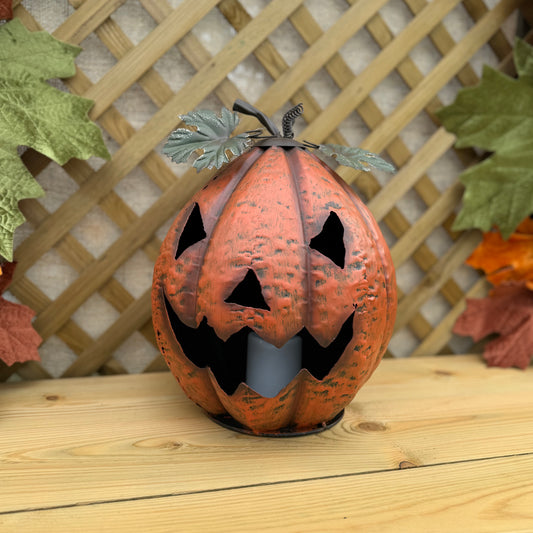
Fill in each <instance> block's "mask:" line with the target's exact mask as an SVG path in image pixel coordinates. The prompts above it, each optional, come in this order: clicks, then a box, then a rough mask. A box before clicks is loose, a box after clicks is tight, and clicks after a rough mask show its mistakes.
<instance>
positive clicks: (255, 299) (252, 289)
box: [224, 268, 270, 311]
mask: <svg viewBox="0 0 533 533" xmlns="http://www.w3.org/2000/svg"><path fill="white" fill-rule="evenodd" d="M224 301H225V302H226V303H228V304H238V305H242V306H244V307H255V308H256V309H265V310H267V311H270V307H269V306H268V304H267V303H266V301H265V298H264V297H263V293H262V292H261V284H260V283H259V280H258V279H257V276H256V274H255V272H254V271H253V270H252V269H251V268H249V269H248V272H247V273H246V276H244V278H243V280H242V281H241V282H240V283H239V284H238V285H237V286H236V287H235V288H234V289H233V292H232V293H231V294H230V295H229V296H228V297H227V298H226V299H225V300H224Z"/></svg>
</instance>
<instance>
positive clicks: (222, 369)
mask: <svg viewBox="0 0 533 533" xmlns="http://www.w3.org/2000/svg"><path fill="white" fill-rule="evenodd" d="M153 287H154V289H153V311H154V326H155V330H156V335H157V340H158V343H159V346H160V349H161V352H162V353H163V355H164V357H165V359H166V361H167V363H168V364H169V366H170V368H171V370H172V372H173V373H174V375H175V376H176V377H177V378H178V380H179V382H180V384H181V386H182V387H183V389H184V390H185V392H186V393H187V394H188V395H189V397H190V398H191V399H192V400H193V401H195V402H196V403H197V404H198V405H200V406H201V407H203V408H204V409H205V410H206V411H208V412H209V413H211V414H212V415H220V414H223V413H229V415H231V417H233V418H234V419H235V420H237V421H238V422H240V423H241V424H242V425H243V426H245V427H247V428H249V429H251V430H252V431H254V432H257V433H268V432H271V431H276V430H278V429H280V428H285V427H294V428H297V429H300V430H306V429H310V428H312V427H313V426H315V425H317V424H319V423H320V422H322V421H324V420H329V419H331V418H333V417H335V415H337V414H338V413H339V412H340V411H342V409H343V407H344V406H345V405H347V404H348V403H349V402H350V401H351V399H352V398H353V396H354V395H355V393H356V391H357V389H358V388H359V387H360V386H361V385H362V384H363V383H364V382H365V381H366V380H367V379H368V377H369V376H370V374H371V373H372V371H373V370H374V369H375V367H376V366H377V364H378V363H379V361H380V360H381V357H382V356H383V353H384V351H385V349H386V346H387V343H388V341H389V340H390V336H391V334H392V326H393V322H394V316H395V311H396V289H395V283H394V270H393V268H392V261H391V258H390V254H389V251H388V249H387V247H386V244H385V243H384V240H383V237H382V236H381V233H380V231H379V229H378V227H377V224H376V223H375V221H374V219H373V218H372V217H371V215H370V214H369V212H368V210H367V209H366V207H365V206H364V205H363V204H362V202H361V201H360V200H359V199H358V198H357V197H356V196H355V195H354V193H353V192H352V190H351V189H350V188H349V187H348V186H347V185H346V184H345V183H344V182H343V181H342V179H341V178H340V177H338V176H337V175H336V174H335V173H334V172H333V171H332V170H331V169H329V168H328V167H327V166H326V165H324V164H323V163H322V162H321V161H320V160H319V159H317V158H316V157H315V156H313V155H312V154H310V153H308V152H307V151H306V150H304V149H302V148H298V147H296V148H289V149H287V148H283V147H279V146H272V147H267V148H266V149H265V148H258V147H256V148H253V149H252V150H251V151H249V152H248V153H246V154H245V155H242V156H241V157H239V158H238V159H237V160H235V161H234V162H233V163H232V164H230V165H229V166H228V167H227V168H226V169H225V170H223V171H222V172H221V174H220V175H219V176H218V177H217V178H215V179H214V180H212V181H211V182H210V183H209V184H208V185H207V186H206V187H205V188H204V189H203V190H201V191H199V192H198V193H197V194H196V195H195V196H194V197H193V198H192V200H191V201H190V203H189V204H188V205H187V206H185V208H184V209H183V210H182V211H181V213H180V214H179V215H178V217H177V219H176V221H175V222H174V224H173V226H172V227H171V229H170V231H169V232H168V235H167V237H166V239H165V241H164V243H163V245H162V247H161V254H160V257H159V259H158V261H157V264H156V268H155V271H154V285H153ZM251 331H253V332H255V333H256V334H257V335H258V336H259V337H260V338H261V339H263V340H264V341H266V342H268V343H270V344H272V345H274V346H276V347H278V348H279V347H282V346H284V345H285V344H286V343H287V342H288V341H289V340H290V339H292V338H293V337H295V336H299V337H301V339H302V341H301V346H302V348H301V349H302V365H301V366H302V368H301V369H300V371H299V372H297V373H296V375H295V376H294V379H292V381H290V383H288V385H287V386H286V387H284V388H283V389H282V390H281V391H280V392H279V394H277V395H276V396H275V397H273V398H265V397H262V396H261V395H260V394H258V393H257V392H255V391H254V390H253V389H252V388H250V387H249V386H248V384H247V383H246V379H245V376H246V372H245V370H246V338H247V336H248V334H249V333H250V332H251ZM252 404H253V408H251V406H252Z"/></svg>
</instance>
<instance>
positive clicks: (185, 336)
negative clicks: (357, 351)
mask: <svg viewBox="0 0 533 533" xmlns="http://www.w3.org/2000/svg"><path fill="white" fill-rule="evenodd" d="M164 300H165V306H166V310H167V314H168V319H169V322H170V325H171V327H172V330H173V332H174V335H175V337H176V340H177V341H178V342H179V344H180V346H181V348H182V350H183V353H184V355H185V356H186V357H187V358H188V359H189V360H190V361H191V362H192V363H194V364H195V365H196V366H197V367H199V368H205V367H209V368H210V369H211V371H212V372H213V374H214V375H215V377H216V379H217V382H218V384H219V385H220V387H221V388H222V390H224V392H226V394H229V395H231V394H233V393H234V392H235V390H236V389H237V387H238V386H239V384H240V383H243V382H244V383H246V366H247V359H248V335H249V333H250V332H252V330H251V329H250V328H249V327H244V328H242V329H240V330H239V331H237V332H236V333H234V334H233V335H231V336H230V337H229V338H228V339H227V340H226V341H223V340H222V339H220V338H219V337H218V335H217V334H216V332H215V330H214V329H213V328H212V327H211V326H210V325H209V324H208V323H207V318H206V317H204V318H203V319H202V321H201V322H200V325H199V326H198V327H197V328H191V327H189V326H187V325H186V324H184V323H183V322H182V321H181V320H180V318H179V317H178V315H177V314H176V312H175V311H174V309H173V308H172V305H171V304H170V302H169V301H168V299H167V297H166V295H164ZM354 314H355V311H354V312H353V313H352V314H351V315H350V316H349V317H348V318H347V319H346V321H345V322H344V324H343V325H342V326H341V328H340V331H339V333H338V335H337V336H336V337H335V339H334V340H333V341H332V342H331V343H330V344H329V345H328V346H325V347H324V346H321V345H320V344H319V343H318V342H317V341H316V340H315V338H314V337H313V336H312V335H311V334H310V333H309V332H308V331H307V329H306V328H303V329H301V330H300V331H299V332H298V333H297V336H299V337H300V338H301V339H302V340H301V367H302V368H306V369H307V370H308V371H309V372H310V373H311V374H312V375H313V376H314V377H315V378H316V379H318V380H322V379H324V378H325V377H326V376H327V375H328V374H329V372H330V371H331V369H332V368H333V367H334V366H335V363H336V362H337V361H338V360H339V358H340V357H341V355H342V354H343V353H344V350H345V349H346V347H347V346H348V344H349V342H350V341H351V339H352V337H353V321H354Z"/></svg>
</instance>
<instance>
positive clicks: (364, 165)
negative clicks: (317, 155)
mask: <svg viewBox="0 0 533 533" xmlns="http://www.w3.org/2000/svg"><path fill="white" fill-rule="evenodd" d="M318 150H319V151H320V152H322V153H323V154H325V155H327V156H330V157H334V158H335V159H336V161H337V163H339V165H344V166H346V167H352V168H355V169H356V170H362V171H363V172H369V171H370V170H372V169H373V168H375V169H378V170H383V171H385V172H391V173H394V172H396V169H395V168H394V166H393V165H391V164H390V163H389V162H387V161H385V160H384V159H383V158H381V157H379V155H377V154H375V153H373V152H369V151H368V150H363V149H362V148H352V147H349V146H342V145H340V144H321V145H319V147H318Z"/></svg>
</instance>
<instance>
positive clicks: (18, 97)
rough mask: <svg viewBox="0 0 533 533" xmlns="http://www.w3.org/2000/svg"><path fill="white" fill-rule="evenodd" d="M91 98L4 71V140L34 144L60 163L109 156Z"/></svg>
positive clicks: (0, 132)
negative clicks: (94, 119) (10, 76)
mask: <svg viewBox="0 0 533 533" xmlns="http://www.w3.org/2000/svg"><path fill="white" fill-rule="evenodd" d="M92 106H93V102H92V101H91V100H87V99H85V98H81V97H79V96H75V95H73V94H70V93H66V92H62V91H59V90H57V89H55V88H54V87H52V86H50V85H48V84H47V83H44V82H42V81H40V80H36V79H35V78H32V77H31V76H30V75H29V74H28V73H21V74H20V76H19V79H16V80H15V79H8V80H5V79H2V75H1V73H0V108H1V109H2V114H1V116H0V142H1V143H3V144H4V145H8V146H9V145H15V146H18V145H24V146H30V147H31V148H33V149H34V150H37V151H38V152H41V153H42V154H44V155H46V156H47V157H49V158H50V159H53V160H54V161H55V162H56V163H59V164H60V165H64V164H65V163H66V162H67V161H68V160H69V159H71V158H73V157H76V158H77V159H88V158H89V157H91V156H92V155H96V156H99V157H103V158H107V157H109V153H108V152H107V149H106V147H105V145H104V142H103V140H102V134H101V132H100V129H99V128H98V126H96V124H94V123H93V122H91V121H90V120H89V119H88V117H87V112H88V111H89V109H91V107H92Z"/></svg>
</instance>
